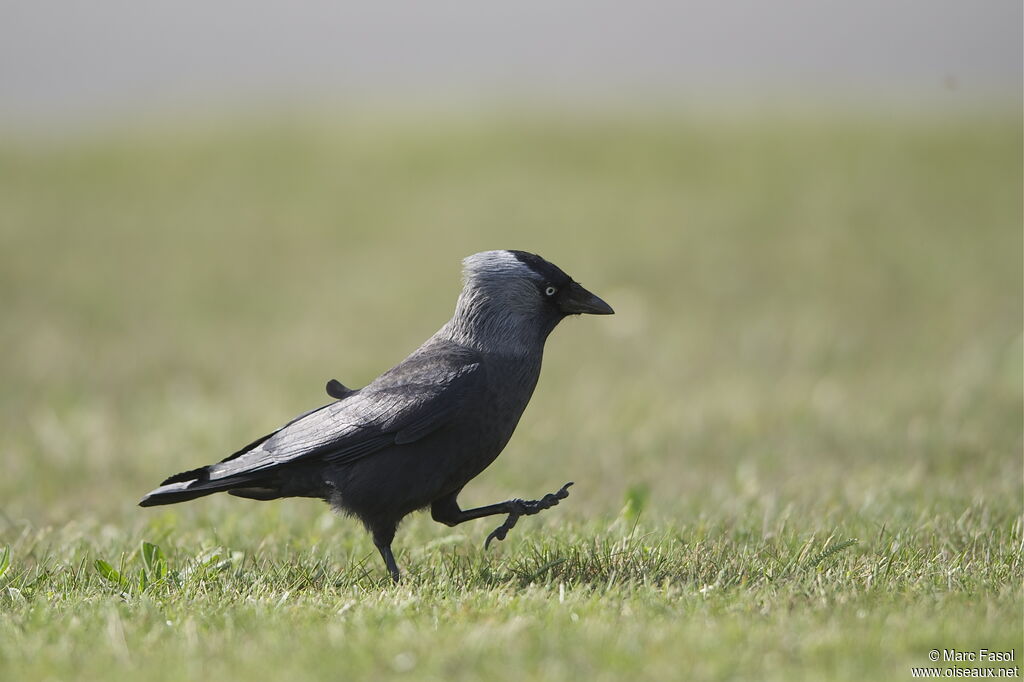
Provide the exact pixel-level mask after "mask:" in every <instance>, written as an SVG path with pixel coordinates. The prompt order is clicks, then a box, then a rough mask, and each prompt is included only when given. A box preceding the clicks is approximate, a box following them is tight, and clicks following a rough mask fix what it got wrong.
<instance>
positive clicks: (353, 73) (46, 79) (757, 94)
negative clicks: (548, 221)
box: [0, 0, 1024, 134]
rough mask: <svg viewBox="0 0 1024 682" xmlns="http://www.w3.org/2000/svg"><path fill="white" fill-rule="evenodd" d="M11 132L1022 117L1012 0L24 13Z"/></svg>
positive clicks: (1018, 10)
mask: <svg viewBox="0 0 1024 682" xmlns="http://www.w3.org/2000/svg"><path fill="white" fill-rule="evenodd" d="M4 14H5V15H6V16H5V19H4V21H3V22H0V133H6V134H11V133H15V134H17V133H19V132H22V131H30V130H43V131H44V132H48V131H64V130H75V129H78V128H81V127H90V126H96V125H100V126H103V125H105V124H109V123H121V122H124V121H127V120H131V119H133V118H135V117H139V116H141V117H143V118H146V117H150V116H152V115H154V114H156V115H157V116H158V117H159V115H161V114H162V115H167V114H168V113H170V114H173V115H182V116H185V117H190V116H195V115H199V116H202V115H204V114H206V113H210V112H213V113H217V114H228V115H232V116H237V115H242V116H245V115H255V116H256V117H259V116H260V115H265V114H266V113H268V112H269V113H291V112H311V111H312V112H315V111H317V110H324V109H329V110H332V111H345V110H354V111H370V112H373V111H396V112H399V111H403V110H404V111H411V112H413V113H415V112H417V111H420V110H424V109H426V110H431V109H443V110H455V111H470V112H474V111H477V110H481V109H483V110H494V109H501V108H505V107H508V108H511V109H512V110H513V111H515V110H517V109H522V108H526V109H534V110H536V109H540V110H545V109H556V110H557V109H566V108H567V109H570V110H582V111H588V110H597V111H603V110H613V111H614V110H621V109H627V110H630V109H641V110H642V109H652V108H653V109H658V108H659V107H662V108H663V107H670V108H672V109H687V110H688V109H694V108H696V109H710V110H711V111H719V110H720V111H723V112H743V111H745V110H751V109H755V110H756V109H760V108H764V107H767V108H780V107H781V108H786V107H798V108H807V107H810V108H823V109H826V110H833V109H838V110H842V109H846V108H853V109H882V110H890V109H893V108H898V109H909V110H911V111H921V112H925V111H927V112H931V113H942V112H945V111H958V110H964V109H968V110H974V109H989V108H993V109H1007V108H1018V109H1019V107H1020V103H1021V97H1022V83H1024V69H1022V61H1021V49H1022V37H1021V35H1022V21H1024V10H1022V6H1021V3H1020V2H1014V1H1007V2H1004V1H1002V0H1000V1H999V2H990V3H985V4H984V5H983V11H979V6H978V5H976V4H973V3H965V2H956V1H955V0H939V1H931V2H926V1H923V0H915V1H910V2H899V3H889V2H883V1H882V0H871V1H870V2H861V3H845V4H831V5H827V6H826V5H824V4H822V3H814V2H806V1H799V2H788V3H784V4H781V5H778V4H771V5H768V4H762V3H757V2H753V1H752V0H744V1H742V2H738V3H728V4H719V3H714V2H710V1H709V0H700V1H698V2H690V3H685V4H676V3H664V2H657V1H655V0H644V1H643V2H640V3H630V4H629V5H628V6H626V5H621V4H618V3H609V2H598V3H593V2H589V3H582V2H576V1H575V0H574V1H571V2H559V3H554V4H551V3H543V2H538V1H536V0H529V1H528V2H520V3H515V4H513V5H505V6H490V5H488V6H480V5H475V4H468V3H461V2H450V1H449V2H440V3H430V4H429V5H405V4H397V3H394V2H384V3H362V2H340V3H336V2H326V1H322V0H321V1H317V2H308V3H304V4H303V5H302V6H301V8H297V6H296V5H294V4H291V3H284V2H281V1H280V0H272V1H264V2H260V3H254V4H253V3H245V4H242V3H215V4H213V5H208V4H206V3H202V4H200V3H199V2H195V1H194V0H187V1H185V2H173V3H172V2H169V1H167V0H159V1H157V2H150V3H145V4H144V5H136V4H133V3H123V2H116V1H114V0H100V1H98V2H94V3H88V4H80V5H71V6H65V5H61V6H57V5H49V4H46V3H20V4H18V5H16V6H14V7H9V8H7V9H6V11H5V12H4Z"/></svg>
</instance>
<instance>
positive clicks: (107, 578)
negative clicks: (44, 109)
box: [0, 112, 1024, 682]
mask: <svg viewBox="0 0 1024 682" xmlns="http://www.w3.org/2000/svg"><path fill="white" fill-rule="evenodd" d="M1021 148H1022V135H1021V128H1020V121H1019V116H1018V115H1016V114H1014V113H1013V112H1009V115H1007V116H989V115H980V114H977V115H963V116H960V117H955V118H929V117H925V118H914V117H912V116H910V115H899V116H895V117H891V116H890V117H883V116H881V115H877V116H875V115H866V114H865V115H857V116H835V117H825V118H822V117H814V116H810V115H792V116H785V115H772V116H766V117H762V118H755V117H753V116H751V117H735V118H722V119H714V118H712V117H708V116H699V115H690V116H683V115H680V116H674V115H668V114H661V115H657V116H646V117H644V116H618V117H616V116H605V117H582V116H573V115H561V116H550V117H549V116H540V115H530V116H520V117H508V116H506V117H490V118H489V117H484V118H482V119H472V118H469V117H458V116H454V115H440V114H435V115H432V116H428V117H425V118H424V119H422V120H419V121H413V120H411V119H410V118H404V119H403V118H401V117H398V118H388V117H382V118H380V119H378V120H370V119H368V118H361V117H345V116H337V117H335V118H334V119H333V120H330V121H328V120H326V119H325V118H319V117H309V118H302V117H298V118H294V119H290V120H284V119H278V120H272V121H271V120H268V121H264V122H255V121H247V122H244V123H243V124H236V125H230V126H229V125H218V124H203V125H198V124H192V125H186V124H184V123H182V124H179V125H174V124H151V125H137V126H134V127H133V128H132V129H131V130H129V131H126V132H123V133H118V134H115V133H112V132H108V133H97V134H91V135H85V134H83V135H80V136H77V137H72V138H69V139H63V140H61V141H60V142H53V141H45V140H40V139H36V140H34V141H33V140H25V139H21V140H17V139H14V138H11V137H8V138H6V139H5V140H0V300H2V301H3V322H2V324H0V348H3V353H2V354H0V377H2V384H0V430H2V433H3V434H4V435H3V439H2V461H3V470H4V474H3V476H2V477H0V679H3V680H12V681H14V680H49V679H55V680H72V679H74V680H92V679H96V680H100V679H102V680H129V679H131V680H138V679H146V680H149V681H152V682H158V681H160V680H181V679H197V680H198V679H247V680H281V679H289V680H320V679H338V680H341V679H368V678H374V679H390V678H396V679H397V678H406V679H415V680H451V679H458V678H469V679H486V680H517V681H522V680H530V679H538V680H540V679H543V680H551V679H573V678H579V679H592V680H619V679H659V680H660V679H666V680H668V679H673V680H675V679H680V680H687V679H690V680H700V679H735V678H739V679H744V678H745V679H755V680H823V679H837V680H888V679H892V680H903V679H910V678H911V668H912V667H917V666H922V667H923V666H929V665H933V664H932V663H930V661H929V657H928V654H929V652H930V651H931V650H933V649H940V650H942V649H956V650H960V651H971V650H975V651H976V650H978V649H982V648H987V649H990V650H1009V649H1015V650H1016V651H1015V654H1014V656H1015V660H1014V661H1013V662H1011V663H1009V664H988V665H990V666H993V667H1003V666H1007V665H1009V666H1019V665H1020V660H1021V657H1022V656H1024V633H1022V628H1024V624H1022V606H1024V599H1022V597H1024V595H1022V584H1024V557H1022V552H1024V490H1022V487H1024V470H1022V469H1024V467H1022V464H1024V462H1022V447H1024V443H1022V438H1024V435H1022V434H1024V427H1022V409H1024V399H1022V373H1024V368H1022V356H1024V347H1022V344H1024V338H1022V271H1024V266H1022V251H1024V245H1022V208H1021V207H1022V186H1024V173H1022V163H1021ZM493 248H520V249H526V250H531V251H536V252H539V253H541V254H542V255H544V256H545V257H547V258H549V259H551V260H552V261H554V262H556V263H557V264H559V265H560V266H562V267H563V268H564V269H565V270H567V271H568V272H569V273H570V274H572V275H574V276H575V277H576V278H577V279H579V280H580V281H582V282H583V283H584V284H585V285H586V286H587V287H588V288H590V289H591V290H593V291H594V292H596V293H597V294H599V295H601V296H602V297H603V298H605V299H606V300H607V301H608V302H609V303H610V304H611V305H612V306H614V307H615V309H616V313H617V314H616V315H615V316H613V317H607V318H596V317H584V318H581V319H572V320H569V321H567V322H566V323H564V324H563V325H562V327H561V328H559V329H557V330H556V331H555V333H554V334H553V335H552V338H551V339H550V341H549V343H548V346H547V354H546V357H545V368H544V372H543V373H542V376H541V381H540V385H539V387H538V390H537V392H536V394H535V396H534V398H533V401H532V403H531V405H530V407H529V408H528V409H527V412H526V415H525V416H524V418H523V420H522V422H521V423H520V426H519V429H518V431H517V433H516V435H515V436H514V437H513V439H512V441H511V443H510V445H509V447H508V448H507V449H506V451H505V452H504V454H503V455H502V456H501V457H500V458H499V459H498V460H497V461H496V462H495V464H494V465H492V466H491V468H490V469H488V470H487V471H486V472H484V474H482V475H481V476H480V477H479V478H478V479H477V480H475V481H474V482H473V483H471V484H470V485H469V486H468V487H467V489H466V491H465V492H464V494H463V496H462V499H461V501H462V502H463V505H464V506H476V505H479V504H487V503H490V502H495V501H499V500H503V499H507V498H508V497H514V496H520V497H527V498H531V497H539V496H541V495H543V494H544V493H547V492H551V491H554V490H556V489H557V488H558V487H559V486H561V485H562V484H563V483H564V482H566V481H569V480H572V481H575V482H576V485H575V487H573V488H572V491H571V492H572V494H571V495H570V497H569V498H568V499H567V500H566V501H564V502H563V503H562V504H561V505H559V506H558V507H557V508H555V509H552V510H550V511H547V512H545V513H543V514H541V515H539V516H535V517H528V518H524V519H522V520H521V521H520V522H519V524H518V525H517V526H516V528H515V529H514V530H513V531H511V532H510V534H509V537H508V539H507V540H506V541H504V542H500V543H495V544H494V545H492V548H491V549H490V550H489V551H488V552H484V551H483V540H484V538H485V537H486V536H487V533H488V532H489V531H490V530H491V529H492V528H493V527H494V526H495V525H497V523H498V522H500V519H486V520H480V521H474V522H472V523H469V524H465V525H463V526H460V527H458V528H455V529H449V528H446V527H444V526H441V525H438V524H435V523H433V522H432V521H431V520H430V519H429V515H427V514H418V515H415V516H413V517H410V518H409V519H408V520H407V521H406V523H405V524H404V525H403V526H402V528H401V529H400V530H399V534H398V537H397V538H396V542H395V549H396V553H397V556H398V561H399V564H400V565H401V566H402V567H403V569H404V571H405V574H406V577H405V580H404V582H403V583H402V584H400V585H398V586H393V585H392V584H391V583H390V581H389V579H388V577H387V574H386V572H385V570H384V567H383V563H382V562H381V561H380V559H379V557H378V556H377V553H376V551H375V549H374V548H373V545H372V543H371V542H370V540H369V538H368V537H367V535H366V533H365V532H364V531H363V529H362V527H361V526H359V524H358V523H357V522H355V521H354V520H352V519H347V518H342V517H336V516H335V515H333V514H332V513H331V512H330V511H329V510H328V509H327V507H326V506H325V505H323V504H322V503H320V502H317V501H312V500H285V501H279V502H273V503H258V502H253V501H248V500H239V499H235V498H229V497H227V496H213V497H209V498H205V499H202V500H199V501H196V502H192V503H188V504H184V505H178V506H173V507H162V508H157V509H140V508H138V507H137V506H135V505H136V503H137V501H138V499H139V498H140V497H141V496H142V495H143V494H144V493H145V492H147V491H148V490H150V489H151V488H152V487H154V486H155V485H156V484H157V483H159V481H160V480H161V479H162V478H164V477H165V476H167V475H169V474H171V473H175V472H177V471H181V470H184V469H189V468H193V467H195V466H199V465H201V464H206V463H209V462H212V461H214V460H217V459H220V458H222V457H223V456H225V455H227V454H228V453H230V452H232V451H234V450H235V449H236V448H237V447H238V446H240V445H242V444H244V443H246V442H249V441H250V440H252V439H253V438H254V437H256V436H258V435H260V434H263V433H265V432H267V431H268V430H270V429H272V428H275V427H276V426H278V425H280V424H281V423H283V422H284V421H285V420H287V419H289V418H290V417H292V416H293V415H295V414H297V413H299V412H301V411H304V410H307V409H310V408H312V407H315V406H317V405H319V404H322V403H324V402H326V401H327V400H328V398H327V396H326V394H325V393H324V391H323V385H324V383H325V381H326V380H327V379H329V378H332V377H336V378H338V379H340V380H341V381H342V382H344V383H346V384H348V385H352V386H360V385H363V384H364V383H366V382H368V381H369V380H371V379H372V378H373V377H374V376H376V374H377V373H379V372H380V371H382V370H384V369H386V368H388V367H390V366H391V365H393V364H394V363H396V362H397V361H399V360H400V359H402V358H403V357H404V356H405V354H407V353H408V352H409V351H410V350H412V349H413V348H415V347H416V346H417V345H418V344H419V343H420V342H421V341H422V340H423V339H425V338H426V337H427V336H429V335H430V334H431V333H432V332H433V331H434V330H435V329H436V328H437V327H439V326H440V325H441V324H442V323H443V322H444V321H445V320H446V319H447V317H448V316H449V315H450V313H451V310H452V307H453V305H454V300H455V296H456V295H457V292H458V289H459V260H460V259H461V258H462V257H464V256H466V255H468V254H470V253H473V252H475V251H480V250H485V249H493ZM938 665H944V666H946V667H949V666H950V665H952V664H950V663H941V662H940V663H939V664H938ZM975 665H977V664H975Z"/></svg>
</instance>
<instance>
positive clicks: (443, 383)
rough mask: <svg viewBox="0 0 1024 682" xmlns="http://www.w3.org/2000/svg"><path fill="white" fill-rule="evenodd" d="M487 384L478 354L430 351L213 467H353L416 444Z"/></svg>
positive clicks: (229, 473)
mask: <svg viewBox="0 0 1024 682" xmlns="http://www.w3.org/2000/svg"><path fill="white" fill-rule="evenodd" d="M483 381H484V370H483V367H482V364H481V361H480V358H479V356H478V355H477V354H476V353H475V352H474V351H471V350H469V349H467V348H465V347H464V346H458V345H456V344H450V343H449V344H446V345H445V346H443V347H440V348H438V347H436V346H435V347H434V348H430V349H427V348H425V349H422V350H421V351H418V352H417V353H415V354H413V355H412V356H410V357H409V358H408V359H406V360H405V361H404V362H403V363H401V364H400V365H398V366H396V367H395V368H394V369H392V370H390V371H389V372H387V373H385V374H383V375H381V377H379V378H378V379H377V380H376V381H374V382H373V383H371V384H370V385H369V386H366V387H365V388H363V389H361V390H359V391H355V392H353V393H352V395H350V396H349V397H347V398H344V399H342V400H339V401H337V402H334V403H331V404H329V405H325V406H324V407H322V408H319V409H316V410H313V411H311V412H309V413H307V414H305V415H303V416H301V417H299V418H298V419H295V420H293V421H292V422H290V423H288V424H286V425H285V426H284V427H282V428H281V429H280V430H278V431H277V432H275V433H274V434H272V435H271V436H270V437H269V438H266V439H265V440H262V441H257V442H255V443H254V446H253V448H252V449H251V450H248V451H246V452H243V453H240V454H239V453H236V454H235V455H234V456H232V457H231V458H228V459H226V460H224V461H223V462H220V463H219V464H215V465H213V466H212V467H210V478H211V480H218V479H225V478H232V477H236V476H248V475H250V474H253V473H257V472H266V471H267V470H269V469H274V468H277V467H280V466H285V465H290V464H293V463H295V462H300V461H310V460H316V459H319V460H321V461H324V462H331V463H333V464H346V463H350V462H354V461H356V460H358V459H361V458H363V457H367V456H369V455H372V454H373V453H375V452H379V451H380V450H383V449H385V448H387V447H391V446H393V445H405V444H408V443H413V442H415V441H417V440H420V439H421V438H424V437H426V436H428V435H430V434H431V433H433V432H434V431H436V430H437V429H440V428H442V427H444V426H445V425H446V424H448V423H450V421H451V420H452V419H453V418H454V417H455V416H456V415H457V414H458V413H459V411H460V410H461V409H462V408H463V407H464V405H465V404H466V402H467V400H468V399H469V398H471V396H472V395H474V394H475V393H476V389H478V388H479V387H480V386H481V384H482V382H483Z"/></svg>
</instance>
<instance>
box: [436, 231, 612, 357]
mask: <svg viewBox="0 0 1024 682" xmlns="http://www.w3.org/2000/svg"><path fill="white" fill-rule="evenodd" d="M462 265H463V289H462V294H461V296H459V304H458V307H457V308H456V313H455V315H456V317H455V320H453V321H459V322H460V323H464V324H465V325H467V329H468V328H470V327H471V328H474V329H476V332H475V333H477V334H486V335H488V336H492V335H493V336H496V337H497V338H494V339H492V340H493V341H494V342H498V341H500V340H505V339H507V340H509V341H515V340H517V339H518V340H521V341H525V340H526V339H537V340H539V341H540V342H541V343H543V341H544V339H545V338H547V335H548V334H549V333H550V332H551V330H552V329H554V328H555V326H556V325H557V324H558V323H559V322H560V321H561V320H563V319H564V318H565V317H567V316H569V315H580V314H589V315H611V314H612V313H614V312H615V311H613V310H612V308H611V306H609V305H608V304H607V303H605V302H604V301H602V300H601V299H600V298H598V297H597V296H595V295H594V294H592V293H590V292H589V291H587V290H586V289H584V288H583V287H582V286H581V285H580V284H579V283H578V282H576V281H574V280H573V279H572V277H570V276H569V275H567V274H565V272H563V271H562V269H561V268H559V267H558V266H557V265H555V264H554V263H550V262H548V261H546V260H544V259H543V258H541V257H540V256H538V255H536V254H533V253H527V252H526V251H484V252H482V253H476V254H473V255H472V256H469V257H468V258H466V259H465V260H463V261H462Z"/></svg>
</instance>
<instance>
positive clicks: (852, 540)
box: [807, 538, 860, 568]
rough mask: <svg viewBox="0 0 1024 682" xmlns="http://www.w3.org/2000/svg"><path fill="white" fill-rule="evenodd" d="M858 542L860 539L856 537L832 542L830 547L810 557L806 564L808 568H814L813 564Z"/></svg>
mask: <svg viewBox="0 0 1024 682" xmlns="http://www.w3.org/2000/svg"><path fill="white" fill-rule="evenodd" d="M858 542H860V540H858V539H857V538H850V539H849V540H843V541H842V542H840V543H837V544H834V545H832V546H831V547H828V548H826V549H824V550H822V551H821V552H820V553H818V554H816V555H814V556H813V557H811V559H810V561H808V562H807V565H808V566H809V567H810V568H814V567H815V566H817V565H818V564H820V563H822V562H824V561H826V560H827V559H830V558H832V557H834V556H835V555H837V554H839V553H840V552H842V551H844V550H846V549H849V548H850V547H853V546H854V545H856V544H857V543H858Z"/></svg>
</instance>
